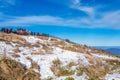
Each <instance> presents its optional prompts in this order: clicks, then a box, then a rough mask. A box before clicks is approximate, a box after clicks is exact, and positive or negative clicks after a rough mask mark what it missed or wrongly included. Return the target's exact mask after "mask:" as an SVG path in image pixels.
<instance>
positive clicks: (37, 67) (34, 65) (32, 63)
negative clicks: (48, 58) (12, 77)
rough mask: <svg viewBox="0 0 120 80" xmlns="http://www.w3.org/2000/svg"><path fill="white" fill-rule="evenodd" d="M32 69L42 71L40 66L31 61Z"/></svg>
mask: <svg viewBox="0 0 120 80" xmlns="http://www.w3.org/2000/svg"><path fill="white" fill-rule="evenodd" d="M31 68H32V69H37V70H40V67H39V66H38V64H37V63H36V62H34V61H31Z"/></svg>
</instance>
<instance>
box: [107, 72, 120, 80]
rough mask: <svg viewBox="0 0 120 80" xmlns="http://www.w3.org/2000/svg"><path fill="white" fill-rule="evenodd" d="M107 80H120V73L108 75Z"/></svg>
mask: <svg viewBox="0 0 120 80" xmlns="http://www.w3.org/2000/svg"><path fill="white" fill-rule="evenodd" d="M105 80H120V74H118V73H113V74H107V75H106V76H105Z"/></svg>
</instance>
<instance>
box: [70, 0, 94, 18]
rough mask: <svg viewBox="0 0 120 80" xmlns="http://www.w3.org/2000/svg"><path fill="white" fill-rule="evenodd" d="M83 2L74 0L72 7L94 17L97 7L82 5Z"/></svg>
mask: <svg viewBox="0 0 120 80" xmlns="http://www.w3.org/2000/svg"><path fill="white" fill-rule="evenodd" d="M81 4H82V3H81V2H80V0H73V4H72V5H70V7H71V8H74V9H77V10H80V11H83V12H85V13H86V14H88V15H89V16H90V17H94V14H95V8H93V7H90V6H84V5H81Z"/></svg>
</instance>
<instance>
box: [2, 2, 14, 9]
mask: <svg viewBox="0 0 120 80" xmlns="http://www.w3.org/2000/svg"><path fill="white" fill-rule="evenodd" d="M15 4H16V0H0V8H7V7H9V6H14V5H15Z"/></svg>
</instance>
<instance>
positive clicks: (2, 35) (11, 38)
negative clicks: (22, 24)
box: [0, 32, 25, 42]
mask: <svg viewBox="0 0 120 80" xmlns="http://www.w3.org/2000/svg"><path fill="white" fill-rule="evenodd" d="M0 39H1V40H5V41H14V42H17V41H25V39H24V38H22V37H20V36H18V35H16V34H12V33H10V34H7V33H2V32H0Z"/></svg>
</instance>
